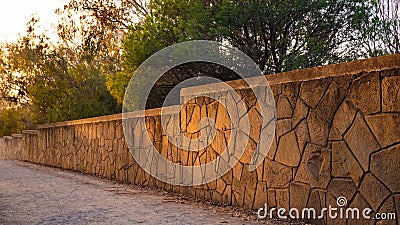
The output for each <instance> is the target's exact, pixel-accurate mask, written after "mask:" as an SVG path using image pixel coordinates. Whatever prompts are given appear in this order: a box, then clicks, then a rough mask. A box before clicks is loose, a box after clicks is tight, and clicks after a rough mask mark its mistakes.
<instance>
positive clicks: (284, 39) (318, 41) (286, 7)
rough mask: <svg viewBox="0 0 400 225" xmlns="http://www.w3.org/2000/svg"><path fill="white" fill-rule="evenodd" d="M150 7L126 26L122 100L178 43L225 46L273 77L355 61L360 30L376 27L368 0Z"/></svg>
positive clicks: (177, 0)
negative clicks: (151, 60) (152, 60)
mask: <svg viewBox="0 0 400 225" xmlns="http://www.w3.org/2000/svg"><path fill="white" fill-rule="evenodd" d="M149 10H150V12H151V13H150V14H148V15H147V16H146V17H145V19H144V20H143V22H141V23H139V24H134V25H132V26H131V27H129V30H128V33H127V34H126V38H125V41H124V45H123V49H124V51H123V55H122V68H123V69H122V71H121V72H118V73H116V74H112V75H109V76H107V87H108V88H109V90H111V93H112V94H113V96H114V97H116V99H118V101H119V102H122V100H123V96H124V90H125V87H126V86H127V84H128V82H129V78H130V77H131V76H132V75H133V74H134V71H135V70H136V68H137V67H138V66H139V65H140V64H141V63H142V62H143V61H144V60H145V59H147V58H148V57H149V56H150V55H152V54H154V53H155V52H157V51H159V50H160V49H162V48H164V47H167V46H170V45H172V44H175V43H178V42H182V41H186V40H196V39H203V40H216V41H220V42H225V43H228V44H230V45H232V46H234V47H237V48H239V49H240V50H242V51H243V52H245V53H246V54H247V55H249V56H250V57H251V58H252V59H253V60H254V61H255V62H256V63H257V64H258V65H259V67H260V69H261V70H262V71H264V73H265V74H271V73H279V72H282V71H289V70H294V69H300V68H308V67H314V66H319V65H324V64H329V63H336V62H341V61H347V60H351V59H356V58H358V57H360V56H362V54H361V52H360V48H362V46H361V41H360V40H361V39H362V38H366V36H365V35H364V36H363V35H362V34H361V32H360V30H359V29H361V28H365V27H367V28H369V29H376V28H375V27H369V26H371V25H370V24H368V23H367V22H368V20H369V19H370V18H371V17H372V16H373V13H374V11H373V4H372V3H371V2H370V1H369V0H311V1H309V0H272V1H263V0H262V1H254V0H236V1H231V0H208V1H203V0H189V1H184V0H166V1H161V0H154V1H151V3H150V4H149ZM192 66H193V65H192ZM214 69H215V68H214ZM214 69H210V70H208V71H207V72H206V74H207V73H208V75H210V74H213V71H214ZM188 70H190V68H189V67H186V71H188ZM180 72H181V74H182V71H180ZM188 73H189V72H188ZM194 74H197V73H194ZM170 76H171V74H170ZM217 76H218V74H217ZM222 77H223V76H222ZM228 77H229V76H228ZM230 77H232V78H235V76H230ZM121 87H123V88H121Z"/></svg>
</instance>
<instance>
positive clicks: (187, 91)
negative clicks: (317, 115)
mask: <svg viewBox="0 0 400 225" xmlns="http://www.w3.org/2000/svg"><path fill="white" fill-rule="evenodd" d="M394 68H400V54H394V55H386V56H380V57H375V58H369V59H362V60H355V61H350V62H343V63H339V64H331V65H326V66H319V67H313V68H307V69H300V70H294V71H289V72H283V73H277V74H271V75H266V76H265V77H266V78H267V80H268V83H269V85H277V84H283V83H289V82H300V81H309V80H316V79H323V78H327V77H338V76H343V75H346V74H358V73H362V72H372V71H381V70H387V69H394ZM259 79H260V77H253V78H249V79H248V81H249V83H250V85H249V84H247V83H246V81H244V80H242V79H240V80H233V81H228V82H226V84H228V85H229V86H231V87H232V88H233V89H244V88H249V86H250V87H256V86H257V83H259V82H257V80H259ZM221 90H225V89H224V86H223V85H220V84H218V83H215V84H208V85H201V86H195V87H188V88H183V89H182V90H181V96H191V95H198V94H201V93H213V92H220V91H221Z"/></svg>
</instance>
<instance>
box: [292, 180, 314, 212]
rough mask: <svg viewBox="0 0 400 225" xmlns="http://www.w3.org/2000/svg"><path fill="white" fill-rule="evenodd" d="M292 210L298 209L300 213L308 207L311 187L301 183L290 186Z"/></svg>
mask: <svg viewBox="0 0 400 225" xmlns="http://www.w3.org/2000/svg"><path fill="white" fill-rule="evenodd" d="M289 190H290V208H296V209H298V210H299V211H300V210H302V209H303V208H305V207H306V206H307V200H308V197H309V195H310V191H311V188H310V186H309V185H305V184H301V183H295V182H294V183H291V184H290V189H289Z"/></svg>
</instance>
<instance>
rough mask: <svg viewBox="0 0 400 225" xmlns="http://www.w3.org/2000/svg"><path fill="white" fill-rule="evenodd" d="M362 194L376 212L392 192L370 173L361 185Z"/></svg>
mask: <svg viewBox="0 0 400 225" xmlns="http://www.w3.org/2000/svg"><path fill="white" fill-rule="evenodd" d="M360 193H361V194H362V195H363V196H364V198H365V199H366V200H367V202H368V203H369V205H370V206H371V207H372V209H373V210H374V211H375V212H376V211H377V210H378V207H379V206H380V205H381V204H382V201H383V200H384V199H386V197H387V196H388V195H389V194H390V191H389V189H387V188H386V187H385V186H384V185H383V184H382V183H381V182H380V181H379V180H378V179H376V177H374V175H372V174H370V173H368V174H367V175H365V177H364V179H363V181H362V183H361V186H360Z"/></svg>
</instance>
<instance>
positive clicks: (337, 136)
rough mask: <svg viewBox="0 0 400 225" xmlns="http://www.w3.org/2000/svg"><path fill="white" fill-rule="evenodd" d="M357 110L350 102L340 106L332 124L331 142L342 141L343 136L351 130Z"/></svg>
mask: <svg viewBox="0 0 400 225" xmlns="http://www.w3.org/2000/svg"><path fill="white" fill-rule="evenodd" d="M356 112H357V109H356V108H355V106H354V105H353V103H351V102H350V101H348V100H344V101H343V103H342V104H341V105H340V106H339V108H338V110H337V112H336V114H335V116H334V118H333V122H332V127H331V130H330V133H329V140H342V138H343V137H342V135H343V134H344V133H345V132H346V130H347V129H348V128H349V126H350V125H351V123H352V122H353V120H354V117H355V116H356Z"/></svg>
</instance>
